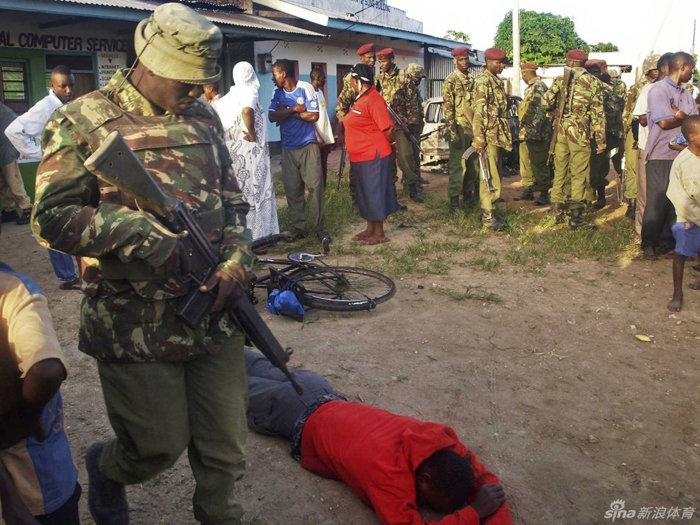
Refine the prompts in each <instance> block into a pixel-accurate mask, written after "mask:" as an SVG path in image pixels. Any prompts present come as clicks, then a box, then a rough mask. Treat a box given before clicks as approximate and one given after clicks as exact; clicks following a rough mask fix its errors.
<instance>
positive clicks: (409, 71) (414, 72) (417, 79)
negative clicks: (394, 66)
mask: <svg viewBox="0 0 700 525" xmlns="http://www.w3.org/2000/svg"><path fill="white" fill-rule="evenodd" d="M406 75H408V78H410V79H411V82H413V85H414V86H415V87H416V91H418V98H416V106H417V108H418V125H417V126H416V138H417V139H418V141H419V142H420V137H421V135H423V127H424V126H425V116H424V115H423V96H422V95H421V89H420V83H421V81H422V80H423V79H424V78H425V77H426V76H427V75H426V74H425V69H423V66H421V65H420V64H416V63H412V64H408V65H407V66H406ZM413 157H414V159H415V162H416V166H418V176H419V177H420V182H421V184H430V181H428V180H426V179H424V178H423V177H422V175H421V172H420V166H421V158H420V149H418V147H417V146H416V145H415V144H414V145H413Z"/></svg>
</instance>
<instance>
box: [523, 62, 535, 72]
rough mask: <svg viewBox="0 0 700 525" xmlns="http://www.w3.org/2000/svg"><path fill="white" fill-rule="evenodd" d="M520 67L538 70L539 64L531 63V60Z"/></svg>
mask: <svg viewBox="0 0 700 525" xmlns="http://www.w3.org/2000/svg"><path fill="white" fill-rule="evenodd" d="M520 69H521V70H523V71H537V66H536V65H535V64H531V63H530V62H527V63H525V64H523V65H522V66H520Z"/></svg>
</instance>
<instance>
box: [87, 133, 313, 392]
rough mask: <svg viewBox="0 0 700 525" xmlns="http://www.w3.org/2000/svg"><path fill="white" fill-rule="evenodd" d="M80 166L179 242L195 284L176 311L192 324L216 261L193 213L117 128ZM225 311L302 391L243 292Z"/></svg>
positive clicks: (202, 309)
mask: <svg viewBox="0 0 700 525" xmlns="http://www.w3.org/2000/svg"><path fill="white" fill-rule="evenodd" d="M84 165H85V167H86V168H87V169H88V170H89V171H91V172H92V173H94V174H95V175H96V176H97V177H99V178H100V179H102V180H104V181H105V182H108V183H109V184H112V185H114V186H116V187H117V188H118V189H119V190H120V191H122V192H123V193H125V194H127V195H129V196H130V197H132V198H133V199H135V200H136V202H137V204H138V206H139V207H140V208H141V209H142V210H145V211H148V212H150V213H152V214H153V215H155V217H156V218H157V219H158V220H159V221H160V222H161V223H162V224H163V225H164V226H165V227H166V228H167V229H168V230H170V232H172V235H173V236H176V237H178V238H179V242H181V243H183V247H184V248H185V250H186V252H187V253H188V254H189V258H190V264H191V268H192V271H191V272H190V273H189V274H188V276H187V278H189V279H191V280H192V281H193V282H194V283H196V284H195V285H193V286H192V287H191V289H190V292H189V293H188V294H187V295H186V296H185V297H183V298H182V299H181V301H180V303H179V304H178V306H177V313H176V316H177V318H178V319H179V320H180V321H182V322H183V323H185V324H186V325H187V326H189V327H190V328H192V329H195V328H197V327H198V326H199V325H200V324H201V323H202V321H203V320H204V317H205V316H206V315H207V313H208V312H209V310H210V309H211V307H212V305H213V304H214V300H215V299H216V296H215V295H214V294H213V293H212V292H201V291H200V290H199V284H202V283H204V282H206V281H207V280H208V279H209V278H210V277H211V276H212V275H213V274H214V272H215V271H216V268H217V266H218V264H219V255H218V253H217V252H216V251H215V250H214V247H213V246H212V245H211V243H210V242H209V239H208V238H207V236H206V234H205V233H204V231H203V230H202V228H201V226H200V225H199V222H198V213H197V212H196V211H194V210H190V209H189V208H188V207H187V205H186V204H185V203H184V202H182V201H181V200H180V199H177V198H175V197H173V196H172V195H168V194H167V193H166V192H164V191H163V190H162V188H161V187H160V186H159V185H158V182H157V181H156V180H154V179H153V177H152V176H151V174H150V173H148V171H146V168H144V166H143V164H141V161H139V159H138V158H137V157H136V155H134V152H133V151H131V149H130V148H129V146H128V145H127V144H126V142H124V139H123V137H122V136H121V134H120V133H119V131H116V130H115V131H113V132H112V133H110V134H109V136H108V137H107V139H106V140H105V141H104V142H103V144H102V145H101V146H100V147H99V148H98V149H97V150H96V151H95V152H94V153H93V154H92V155H91V156H90V157H89V158H88V159H87V160H86V161H85V163H84ZM229 314H234V315H235V319H236V320H237V322H238V324H239V325H240V326H241V328H242V329H243V331H244V332H245V333H246V334H247V335H248V337H249V338H250V340H251V341H252V342H253V344H255V346H257V347H258V349H259V350H260V351H261V352H262V353H263V354H264V355H265V357H267V359H269V360H270V362H271V363H272V364H273V365H275V366H276V367H278V368H279V369H280V370H281V371H282V372H283V373H284V374H285V375H286V376H287V378H288V379H289V380H290V382H291V383H292V385H293V386H294V389H295V390H296V392H297V393H298V394H299V395H301V394H303V390H302V388H301V386H300V385H299V384H298V383H297V382H296V380H295V379H294V377H293V376H292V374H291V373H290V372H289V370H288V369H287V367H286V365H285V363H287V362H288V361H289V356H290V354H291V352H286V351H285V350H284V349H282V346H281V345H280V344H279V342H278V341H277V339H275V336H274V335H273V334H272V332H271V331H270V329H269V328H268V327H267V325H266V324H265V322H264V321H263V320H262V318H261V317H260V315H258V313H257V311H256V310H255V308H254V307H253V304H252V303H251V302H250V298H249V297H248V295H247V294H246V293H245V292H244V293H243V295H242V296H241V298H240V299H239V301H238V304H237V305H236V306H235V307H234V308H233V311H232V312H229Z"/></svg>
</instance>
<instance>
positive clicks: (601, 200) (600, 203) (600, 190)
mask: <svg viewBox="0 0 700 525" xmlns="http://www.w3.org/2000/svg"><path fill="white" fill-rule="evenodd" d="M596 193H597V194H598V199H597V200H596V201H595V202H594V203H593V207H594V208H595V209H596V210H602V209H603V208H605V186H598V187H597V188H596Z"/></svg>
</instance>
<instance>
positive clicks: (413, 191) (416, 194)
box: [408, 184, 425, 204]
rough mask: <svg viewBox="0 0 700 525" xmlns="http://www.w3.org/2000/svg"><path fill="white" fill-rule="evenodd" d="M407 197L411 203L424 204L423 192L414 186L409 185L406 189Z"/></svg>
mask: <svg viewBox="0 0 700 525" xmlns="http://www.w3.org/2000/svg"><path fill="white" fill-rule="evenodd" d="M408 196H409V197H410V199H411V200H412V201H413V202H417V203H418V204H422V203H424V202H425V198H423V192H422V191H421V189H420V188H418V186H417V185H415V184H411V185H410V186H409V187H408Z"/></svg>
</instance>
